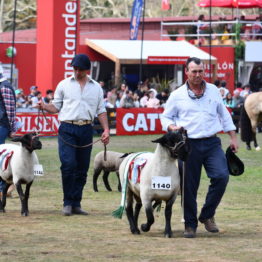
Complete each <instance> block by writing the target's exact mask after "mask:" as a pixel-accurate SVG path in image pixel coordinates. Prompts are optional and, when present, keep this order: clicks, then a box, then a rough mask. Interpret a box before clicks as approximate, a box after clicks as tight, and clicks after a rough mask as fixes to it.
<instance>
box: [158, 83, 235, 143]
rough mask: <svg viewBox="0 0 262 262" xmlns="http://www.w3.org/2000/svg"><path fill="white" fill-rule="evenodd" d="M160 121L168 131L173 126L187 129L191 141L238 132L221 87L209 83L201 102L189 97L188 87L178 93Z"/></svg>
mask: <svg viewBox="0 0 262 262" xmlns="http://www.w3.org/2000/svg"><path fill="white" fill-rule="evenodd" d="M160 120H161V124H162V126H163V129H164V130H167V128H168V126H169V125H171V124H174V125H176V126H182V127H184V128H185V129H186V130H187V134H188V137H189V138H205V137H210V136H212V135H214V134H216V133H218V132H220V131H224V132H228V131H232V130H235V129H236V127H235V125H234V124H233V121H232V117H231V116H230V114H229V112H228V110H227V109H226V107H225V105H224V103H223V100H222V98H221V95H220V93H219V91H218V89H217V87H216V86H215V85H212V84H209V83H206V89H205V92H204V95H203V96H202V97H201V98H199V99H192V98H191V97H190V96H189V95H188V90H187V85H186V84H184V85H183V86H181V87H179V88H178V89H176V90H174V91H173V92H172V93H171V94H170V96H169V98H168V100H167V103H166V106H165V110H164V112H163V114H162V115H161V116H160Z"/></svg>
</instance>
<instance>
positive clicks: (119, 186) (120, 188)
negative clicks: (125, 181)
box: [116, 171, 122, 192]
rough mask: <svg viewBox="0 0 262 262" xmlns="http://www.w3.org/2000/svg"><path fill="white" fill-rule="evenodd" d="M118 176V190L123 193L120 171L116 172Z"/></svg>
mask: <svg viewBox="0 0 262 262" xmlns="http://www.w3.org/2000/svg"><path fill="white" fill-rule="evenodd" d="M116 175H117V179H118V186H117V189H118V191H119V192H121V191H122V187H121V182H120V178H119V172H118V171H117V172H116Z"/></svg>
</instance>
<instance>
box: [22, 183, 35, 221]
mask: <svg viewBox="0 0 262 262" xmlns="http://www.w3.org/2000/svg"><path fill="white" fill-rule="evenodd" d="M32 184H33V181H32V182H30V183H28V184H27V185H26V188H25V212H24V214H22V215H23V216H28V215H29V209H28V199H29V196H30V188H31V186H32Z"/></svg>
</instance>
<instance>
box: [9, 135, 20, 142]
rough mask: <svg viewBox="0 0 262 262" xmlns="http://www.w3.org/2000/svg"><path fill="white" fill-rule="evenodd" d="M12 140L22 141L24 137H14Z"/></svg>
mask: <svg viewBox="0 0 262 262" xmlns="http://www.w3.org/2000/svg"><path fill="white" fill-rule="evenodd" d="M11 141H13V142H21V141H22V137H20V136H16V137H13V138H12V139H11Z"/></svg>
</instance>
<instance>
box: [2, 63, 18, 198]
mask: <svg viewBox="0 0 262 262" xmlns="http://www.w3.org/2000/svg"><path fill="white" fill-rule="evenodd" d="M3 73H4V72H3V68H2V65H0V144H4V143H5V140H6V139H7V137H14V136H15V133H16V131H17V127H16V119H15V117H16V95H15V91H14V88H13V87H12V85H11V83H10V82H9V81H7V79H6V78H5V77H4V75H3ZM5 186H6V183H5V182H4V181H3V180H2V179H1V178H0V198H2V192H3V190H4V188H5Z"/></svg>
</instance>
